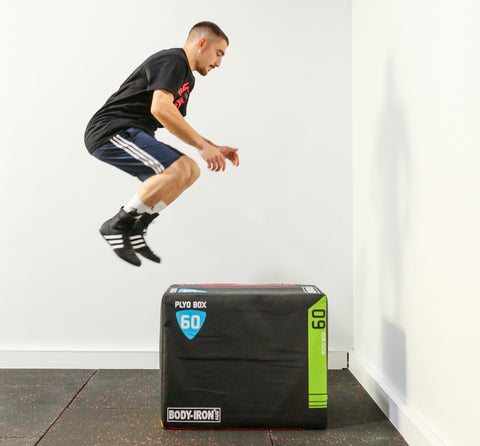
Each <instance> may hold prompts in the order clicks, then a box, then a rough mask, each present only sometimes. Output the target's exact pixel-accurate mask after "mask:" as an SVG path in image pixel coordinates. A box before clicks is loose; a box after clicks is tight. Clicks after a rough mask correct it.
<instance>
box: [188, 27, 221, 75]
mask: <svg viewBox="0 0 480 446" xmlns="http://www.w3.org/2000/svg"><path fill="white" fill-rule="evenodd" d="M228 43H229V42H228V37H227V36H226V34H225V33H224V32H223V31H222V30H221V29H220V27H218V26H217V25H215V23H212V22H200V23H197V24H196V25H195V26H194V27H193V28H192V29H191V30H190V33H189V34H188V38H187V41H186V43H185V46H184V47H183V48H184V50H185V52H186V53H187V57H188V59H189V63H190V64H191V66H192V70H194V71H198V72H199V73H200V74H201V75H202V76H206V75H207V74H208V72H209V71H210V70H212V69H213V68H215V67H219V66H220V63H221V61H222V57H223V56H224V55H225V51H226V49H227V46H228Z"/></svg>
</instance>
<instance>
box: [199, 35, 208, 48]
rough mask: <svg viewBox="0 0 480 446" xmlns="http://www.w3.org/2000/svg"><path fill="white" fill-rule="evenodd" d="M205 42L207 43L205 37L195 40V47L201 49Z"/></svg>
mask: <svg viewBox="0 0 480 446" xmlns="http://www.w3.org/2000/svg"><path fill="white" fill-rule="evenodd" d="M206 44H207V39H206V38H205V37H202V38H200V39H198V41H197V48H198V49H202V48H203V47H204V46H205V45H206Z"/></svg>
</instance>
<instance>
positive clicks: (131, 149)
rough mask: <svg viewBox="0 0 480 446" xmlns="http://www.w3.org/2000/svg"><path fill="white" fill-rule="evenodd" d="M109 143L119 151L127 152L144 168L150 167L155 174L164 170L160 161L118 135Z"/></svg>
mask: <svg viewBox="0 0 480 446" xmlns="http://www.w3.org/2000/svg"><path fill="white" fill-rule="evenodd" d="M110 141H111V142H112V144H114V145H115V146H116V147H118V148H119V149H122V150H125V152H127V153H128V154H129V155H131V156H132V157H133V158H135V159H136V160H138V161H140V162H142V163H143V164H145V166H147V167H150V168H151V169H152V170H153V171H154V172H155V173H160V172H163V171H164V170H165V167H164V166H163V164H162V163H160V161H158V160H157V159H155V158H154V157H153V156H152V155H150V154H149V153H148V152H145V150H143V149H141V148H140V147H138V146H137V145H136V144H134V143H133V142H130V141H128V140H127V139H125V138H122V137H121V136H120V135H116V136H114V137H113V138H112V139H111V140H110Z"/></svg>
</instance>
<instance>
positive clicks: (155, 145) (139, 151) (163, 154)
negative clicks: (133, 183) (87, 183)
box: [92, 128, 183, 181]
mask: <svg viewBox="0 0 480 446" xmlns="http://www.w3.org/2000/svg"><path fill="white" fill-rule="evenodd" d="M92 155H93V156H94V157H95V158H98V159H99V160H101V161H105V162H106V163H108V164H111V165H112V166H115V167H118V168H119V169H121V170H123V171H124V172H127V173H129V174H130V175H133V176H134V177H137V178H138V179H139V180H140V181H145V180H146V179H147V178H149V177H151V176H152V175H156V174H157V173H161V172H163V171H164V170H165V169H166V168H167V167H168V166H170V165H171V164H173V163H174V162H175V161H177V160H178V159H179V158H180V157H181V156H183V153H182V152H179V151H178V150H177V149H174V148H173V147H170V146H169V145H168V144H164V143H163V142H160V141H158V140H157V139H155V138H154V137H153V136H150V135H149V134H148V133H145V132H144V131H143V130H138V129H134V128H130V129H128V130H125V131H123V132H120V133H119V134H118V135H115V136H114V137H113V138H112V139H110V141H108V142H107V143H106V144H105V145H103V146H102V147H100V148H98V149H96V150H95V151H94V152H93V153H92Z"/></svg>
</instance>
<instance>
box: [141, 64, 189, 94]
mask: <svg viewBox="0 0 480 446" xmlns="http://www.w3.org/2000/svg"><path fill="white" fill-rule="evenodd" d="M186 74H187V67H186V65H185V61H183V60H182V59H181V58H180V57H176V56H169V57H162V58H160V59H157V60H155V61H152V62H150V63H148V64H147V65H146V66H145V75H146V77H147V90H148V91H154V90H167V91H168V92H169V93H172V94H173V95H174V96H175V94H176V93H177V92H178V90H179V88H180V87H181V86H182V85H183V80H184V79H185V76H186Z"/></svg>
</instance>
